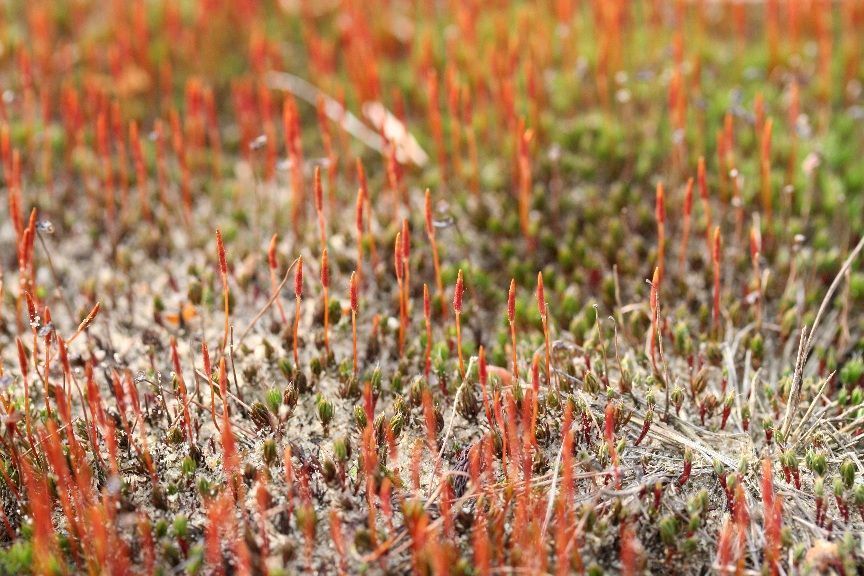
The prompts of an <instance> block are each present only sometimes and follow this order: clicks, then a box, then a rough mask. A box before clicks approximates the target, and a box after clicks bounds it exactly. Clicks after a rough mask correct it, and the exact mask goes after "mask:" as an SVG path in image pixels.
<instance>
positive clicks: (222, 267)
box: [216, 228, 231, 350]
mask: <svg viewBox="0 0 864 576" xmlns="http://www.w3.org/2000/svg"><path fill="white" fill-rule="evenodd" d="M216 254H217V255H218V257H219V277H220V278H221V279H222V302H223V307H224V311H225V331H224V333H223V335H222V350H224V349H225V346H227V345H228V318H229V315H230V313H231V311H230V304H229V293H228V261H227V259H226V258H225V244H224V243H223V241H222V230H220V229H219V228H217V229H216Z"/></svg>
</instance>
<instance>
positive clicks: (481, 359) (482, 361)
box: [477, 346, 494, 426]
mask: <svg viewBox="0 0 864 576" xmlns="http://www.w3.org/2000/svg"><path fill="white" fill-rule="evenodd" d="M477 366H478V369H477V375H478V377H479V379H480V393H481V394H482V396H483V411H484V412H485V413H486V421H487V422H488V423H489V426H493V424H494V420H492V410H491V409H490V408H489V391H488V389H487V387H486V382H487V381H488V380H489V370H488V368H487V366H486V348H484V347H483V346H480V351H479V353H478V360H477Z"/></svg>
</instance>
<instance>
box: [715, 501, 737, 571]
mask: <svg viewBox="0 0 864 576" xmlns="http://www.w3.org/2000/svg"><path fill="white" fill-rule="evenodd" d="M735 534H736V529H735V524H734V523H733V522H732V519H731V518H729V517H728V516H727V517H726V519H725V520H724V521H723V527H722V528H721V529H720V536H719V537H718V539H717V559H716V561H715V564H716V565H717V569H718V570H719V572H720V574H723V575H724V576H725V575H731V574H734V573H735V565H736V564H737V561H736V559H735V556H734V554H735Z"/></svg>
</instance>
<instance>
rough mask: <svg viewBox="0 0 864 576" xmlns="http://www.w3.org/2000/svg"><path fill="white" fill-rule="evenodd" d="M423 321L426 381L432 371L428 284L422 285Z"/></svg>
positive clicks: (430, 312) (430, 315)
mask: <svg viewBox="0 0 864 576" xmlns="http://www.w3.org/2000/svg"><path fill="white" fill-rule="evenodd" d="M423 321H424V323H425V325H426V351H425V352H424V353H423V357H424V358H425V360H426V361H425V363H424V368H423V374H424V375H425V376H426V379H427V380H428V379H429V372H430V371H431V370H432V303H431V302H430V300H429V285H428V284H423Z"/></svg>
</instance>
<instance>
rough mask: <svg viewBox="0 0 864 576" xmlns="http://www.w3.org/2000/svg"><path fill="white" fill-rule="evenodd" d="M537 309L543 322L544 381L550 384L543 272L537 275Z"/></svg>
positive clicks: (549, 358)
mask: <svg viewBox="0 0 864 576" xmlns="http://www.w3.org/2000/svg"><path fill="white" fill-rule="evenodd" d="M537 309H538V310H539V312H540V319H541V320H542V321H543V340H544V342H545V345H546V380H547V381H548V382H549V383H550V384H551V383H552V344H551V342H550V340H549V314H548V310H547V308H546V292H545V290H544V288H543V272H538V273H537Z"/></svg>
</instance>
